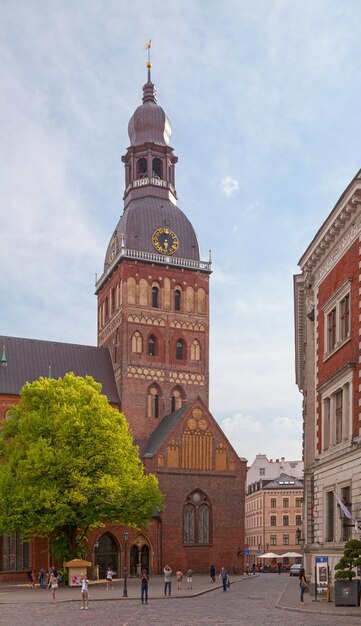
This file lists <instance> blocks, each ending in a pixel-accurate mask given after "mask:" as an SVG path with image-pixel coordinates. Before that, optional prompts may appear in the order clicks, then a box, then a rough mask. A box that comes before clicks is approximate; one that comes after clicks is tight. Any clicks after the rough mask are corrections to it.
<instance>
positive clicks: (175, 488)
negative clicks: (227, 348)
mask: <svg viewBox="0 0 361 626" xmlns="http://www.w3.org/2000/svg"><path fill="white" fill-rule="evenodd" d="M128 132H129V138H130V146H129V148H128V149H127V152H126V154H125V155H124V156H123V157H122V161H123V163H124V169H125V192H124V212H123V214H122V216H121V218H120V219H119V221H118V223H117V224H116V226H115V229H114V232H113V233H112V235H111V237H110V242H109V245H108V247H107V250H106V254H105V262H104V271H103V274H102V276H101V277H100V278H99V280H98V281H97V283H96V295H97V298H98V348H93V351H94V350H100V351H104V350H105V352H106V354H108V356H109V359H111V363H112V374H111V377H112V380H113V383H114V385H116V389H117V393H118V406H119V407H120V410H121V411H122V412H124V414H125V416H126V418H127V421H128V423H129V426H130V429H131V432H132V434H133V437H134V442H135V443H136V444H137V445H138V446H139V451H140V456H141V458H142V460H143V463H144V465H145V467H146V469H147V471H151V472H153V473H154V474H155V475H156V476H157V478H158V480H159V485H160V489H161V490H162V492H163V493H164V494H165V502H164V508H163V511H161V512H159V513H158V514H157V515H155V516H154V519H153V520H152V522H151V525H150V528H149V530H148V531H142V530H139V531H134V529H127V530H128V532H129V541H128V543H127V545H126V546H125V545H124V539H123V536H124V530H125V529H124V528H123V527H120V526H116V525H108V526H106V527H105V528H102V529H96V530H94V531H92V532H91V533H89V537H88V546H89V554H88V558H89V560H91V561H92V562H93V563H94V565H99V567H100V575H101V576H104V575H105V571H106V567H107V565H108V564H111V563H112V564H113V565H112V567H113V569H114V570H115V571H116V572H123V570H124V566H125V564H127V569H128V573H129V574H130V575H135V574H136V573H137V572H138V571H139V569H140V567H145V568H147V569H148V571H149V572H150V573H151V574H159V573H162V571H163V567H164V565H165V564H166V563H169V564H170V565H171V567H172V569H173V570H176V569H178V568H181V569H182V570H183V571H186V570H187V568H189V567H191V568H192V569H193V571H194V572H195V573H198V572H199V573H201V572H202V573H205V572H208V571H209V567H210V565H211V564H212V563H213V564H214V565H216V567H217V569H220V567H221V566H223V565H224V566H225V567H226V568H227V569H229V570H230V571H233V569H234V568H235V569H236V570H237V571H239V570H243V545H244V499H245V479H246V462H245V460H244V459H240V458H239V457H238V455H237V453H236V452H235V451H234V449H233V448H232V446H231V444H230V442H229V441H228V440H227V439H226V437H225V435H224V433H223V432H222V430H221V429H220V427H219V425H218V424H217V422H216V421H215V419H214V418H213V416H212V415H211V414H210V412H209V410H208V394H209V277H210V274H211V264H210V262H209V261H202V260H201V258H200V250H199V245H198V241H197V237H196V234H195V232H194V229H193V226H192V224H191V223H190V221H189V219H188V218H187V217H186V216H185V214H184V213H183V212H182V211H181V210H180V209H179V208H178V206H177V194H176V189H175V166H176V163H177V157H176V156H175V155H174V153H173V149H172V148H171V147H170V145H169V141H170V135H171V125H170V122H169V120H168V118H167V116H166V115H165V113H164V111H163V109H162V108H161V107H160V106H159V105H158V104H157V99H156V90H155V87H154V85H153V83H152V82H151V77H150V69H148V81H147V83H146V84H145V85H144V87H143V102H142V104H141V105H140V106H139V107H138V108H137V109H136V111H135V112H134V114H133V116H132V118H131V120H130V122H129V127H128ZM19 341H21V340H19ZM23 341H25V340H23ZM3 342H4V345H5V349H6V338H3ZM8 343H9V346H10V345H11V346H13V345H16V342H12V343H11V342H10V341H9V342H8ZM73 352H74V351H72V350H71V349H68V350H66V353H67V354H68V355H69V359H68V361H67V362H66V363H65V364H64V359H63V360H62V361H61V362H59V367H58V369H57V368H56V367H55V365H53V364H52V371H53V375H54V376H61V375H63V374H64V373H65V372H66V371H74V373H78V372H79V373H81V372H80V370H77V368H76V367H75V366H74V364H73V363H72V358H71V355H72V354H73ZM102 354H103V352H102ZM15 358H16V355H15V354H14V355H11V358H10V355H9V358H8V366H7V368H6V369H7V370H8V372H7V373H9V371H10V368H11V359H15ZM103 358H104V357H103ZM49 362H50V361H49ZM83 365H84V363H83ZM84 367H85V371H87V368H86V364H85V366H84ZM82 371H84V368H83V370H82ZM0 373H1V372H0ZM89 373H90V372H89ZM43 375H46V372H44V374H43ZM30 378H31V376H30ZM28 379H29V378H28ZM33 379H34V378H33ZM23 382H25V380H24V381H23ZM20 388H21V385H20V386H19V388H18V393H19V391H20ZM0 389H1V388H0ZM16 389H17V387H16V385H15V386H14V385H13V386H12V390H13V391H14V390H15V392H16ZM112 400H113V403H115V404H117V402H116V400H114V398H113V399H112ZM5 408H6V407H5ZM125 550H127V555H125ZM33 563H34V561H33Z"/></svg>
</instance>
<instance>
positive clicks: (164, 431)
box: [143, 402, 193, 456]
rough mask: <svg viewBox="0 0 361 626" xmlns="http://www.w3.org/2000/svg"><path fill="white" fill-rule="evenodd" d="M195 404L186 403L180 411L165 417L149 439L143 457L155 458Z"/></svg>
mask: <svg viewBox="0 0 361 626" xmlns="http://www.w3.org/2000/svg"><path fill="white" fill-rule="evenodd" d="M191 404H193V402H192V403H191V402H186V403H185V404H183V406H182V407H181V408H180V409H177V410H176V411H173V413H170V414H169V415H165V416H164V417H163V419H162V421H161V422H160V423H159V424H158V426H157V428H156V429H155V430H153V432H152V434H151V436H150V437H149V439H148V442H147V445H146V447H145V450H144V453H143V456H153V454H154V453H155V452H156V451H157V450H158V448H159V446H160V445H161V443H163V441H164V439H165V438H166V436H167V435H168V434H169V433H170V432H171V430H173V428H174V426H175V425H176V424H177V423H178V422H179V421H180V420H181V419H182V417H183V415H184V414H185V413H186V412H187V411H188V409H189V407H190V406H191Z"/></svg>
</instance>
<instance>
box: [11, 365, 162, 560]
mask: <svg viewBox="0 0 361 626" xmlns="http://www.w3.org/2000/svg"><path fill="white" fill-rule="evenodd" d="M0 501H1V507H0V533H4V532H6V533H18V534H19V535H20V536H21V537H22V538H23V539H24V540H28V539H30V538H31V537H34V536H40V537H45V536H49V537H52V538H53V540H54V541H55V544H56V545H57V547H58V551H59V556H61V557H62V558H72V557H75V556H82V554H81V553H82V551H83V550H84V543H85V542H86V539H85V537H86V533H87V531H88V530H89V529H91V528H96V527H100V526H103V525H104V521H106V520H109V521H110V520H111V521H112V522H117V523H123V524H126V525H127V526H131V527H135V528H143V527H145V526H146V525H147V522H148V521H149V519H150V518H151V516H152V515H153V514H154V513H155V512H156V510H157V509H159V507H160V506H161V503H162V494H161V493H160V491H159V488H158V481H157V479H156V477H155V476H154V475H152V474H145V472H144V467H143V465H142V463H141V461H140V459H139V455H138V449H137V448H136V447H135V446H134V445H133V441H132V437H131V434H130V432H129V430H128V425H127V422H126V419H125V417H124V415H123V414H121V413H119V411H117V410H116V409H114V408H112V407H111V406H110V404H109V402H108V400H107V398H106V397H105V396H104V395H102V394H101V385H99V384H98V383H96V382H95V381H94V380H93V379H92V378H91V377H90V376H87V377H85V378H81V377H78V376H74V374H66V375H65V376H64V378H59V379H58V380H54V379H47V378H40V379H39V380H37V381H35V382H33V383H31V384H30V383H27V384H26V385H24V387H23V389H22V391H21V395H20V403H19V404H18V405H16V406H14V408H13V409H12V411H11V415H10V419H7V420H6V421H5V423H4V424H3V428H2V430H1V432H0ZM82 548H83V549H82Z"/></svg>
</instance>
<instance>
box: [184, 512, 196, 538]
mask: <svg viewBox="0 0 361 626" xmlns="http://www.w3.org/2000/svg"><path fill="white" fill-rule="evenodd" d="M194 518H195V510H194V506H193V505H192V504H186V505H185V507H184V543H194Z"/></svg>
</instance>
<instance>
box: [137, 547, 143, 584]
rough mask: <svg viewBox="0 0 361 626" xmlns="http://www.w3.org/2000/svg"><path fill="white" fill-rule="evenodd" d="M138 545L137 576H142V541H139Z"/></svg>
mask: <svg viewBox="0 0 361 626" xmlns="http://www.w3.org/2000/svg"><path fill="white" fill-rule="evenodd" d="M137 545H138V566H137V576H140V575H141V573H142V560H141V545H142V544H141V541H140V539H138V541H137Z"/></svg>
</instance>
